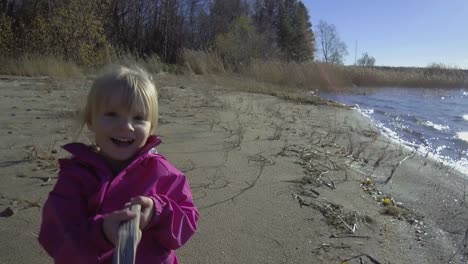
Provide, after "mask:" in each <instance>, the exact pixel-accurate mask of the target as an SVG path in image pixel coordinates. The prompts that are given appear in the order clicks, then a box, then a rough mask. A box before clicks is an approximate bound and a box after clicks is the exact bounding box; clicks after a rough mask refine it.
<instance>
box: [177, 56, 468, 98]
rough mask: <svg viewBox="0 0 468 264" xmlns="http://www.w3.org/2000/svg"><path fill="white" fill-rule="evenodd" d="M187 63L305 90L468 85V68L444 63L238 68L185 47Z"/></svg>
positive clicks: (194, 69)
mask: <svg viewBox="0 0 468 264" xmlns="http://www.w3.org/2000/svg"><path fill="white" fill-rule="evenodd" d="M182 58H183V61H184V66H185V67H186V69H187V70H188V71H189V72H190V73H194V74H199V75H211V74H218V75H220V74H231V75H232V74H237V75H239V76H240V77H243V78H245V77H248V78H249V79H252V80H255V81H257V82H262V83H269V84H274V85H279V86H283V87H289V88H298V89H301V90H313V89H317V90H332V91H336V90H339V91H341V90H344V89H347V88H350V87H353V86H364V87H381V86H392V87H428V88H430V87H438V88H444V87H457V88H461V87H467V86H468V72H467V71H465V70H461V69H457V68H454V67H449V66H445V65H443V64H434V65H431V66H430V67H427V68H396V67H359V66H341V65H332V64H324V63H316V62H308V63H296V62H285V61H280V60H270V61H259V60H253V61H251V62H250V63H249V64H246V65H240V66H239V67H238V68H239V70H238V71H237V72H232V71H230V70H229V69H228V70H226V67H225V66H224V67H223V63H222V59H221V58H220V57H219V56H217V55H216V54H214V53H209V52H203V51H192V50H185V51H184V52H183V53H182Z"/></svg>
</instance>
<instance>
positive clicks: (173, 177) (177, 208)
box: [143, 168, 199, 250]
mask: <svg viewBox="0 0 468 264" xmlns="http://www.w3.org/2000/svg"><path fill="white" fill-rule="evenodd" d="M149 196H150V197H151V198H152V199H153V202H154V213H153V217H152V219H151V221H150V223H149V224H148V226H147V227H146V228H145V229H144V230H143V232H145V233H149V234H150V235H151V236H153V238H154V239H155V240H156V241H157V242H158V243H159V244H160V245H161V246H163V247H165V248H168V249H171V250H175V249H178V248H180V247H181V246H183V245H184V244H185V243H186V242H187V241H188V240H189V239H190V237H192V235H193V234H194V233H195V231H196V229H197V222H198V218H199V213H198V210H197V208H196V207H195V205H194V203H193V199H192V192H191V190H190V186H189V185H188V182H187V179H186V177H185V175H184V174H182V173H181V172H180V171H178V170H177V169H175V168H168V169H167V171H166V173H165V176H164V177H161V179H160V180H159V181H158V184H157V187H156V188H155V189H153V192H152V193H150V195H149Z"/></svg>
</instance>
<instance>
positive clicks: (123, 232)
mask: <svg viewBox="0 0 468 264" xmlns="http://www.w3.org/2000/svg"><path fill="white" fill-rule="evenodd" d="M130 211H132V212H134V213H137V215H136V217H135V218H133V219H131V220H129V221H127V222H124V223H122V224H121V225H120V227H119V241H118V243H117V247H116V248H115V250H114V264H134V263H135V254H136V248H137V245H138V242H139V237H138V236H139V229H140V211H141V205H139V204H134V205H132V206H131V207H130Z"/></svg>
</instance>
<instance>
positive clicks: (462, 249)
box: [447, 228, 468, 263]
mask: <svg viewBox="0 0 468 264" xmlns="http://www.w3.org/2000/svg"><path fill="white" fill-rule="evenodd" d="M459 253H461V254H462V256H463V258H462V261H467V262H468V228H467V229H466V231H465V237H464V238H463V241H462V243H461V244H460V246H459V247H458V250H457V251H456V252H454V253H453V255H452V256H451V257H450V259H449V260H448V261H447V263H452V260H453V258H455V256H456V255H458V254H459Z"/></svg>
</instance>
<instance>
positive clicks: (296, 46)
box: [277, 0, 314, 61]
mask: <svg viewBox="0 0 468 264" xmlns="http://www.w3.org/2000/svg"><path fill="white" fill-rule="evenodd" d="M277 27H278V31H277V32H278V33H277V34H278V46H279V47H280V48H281V50H282V51H283V53H285V56H286V59H288V60H294V61H306V60H309V59H313V56H314V34H313V32H312V29H311V27H312V25H311V24H310V22H309V14H308V11H307V8H306V7H305V5H304V4H303V3H302V2H301V1H299V2H297V1H296V0H280V1H279V3H278V20H277Z"/></svg>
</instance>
